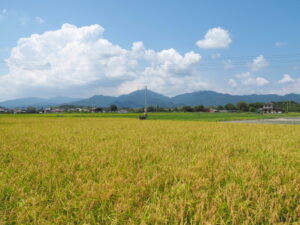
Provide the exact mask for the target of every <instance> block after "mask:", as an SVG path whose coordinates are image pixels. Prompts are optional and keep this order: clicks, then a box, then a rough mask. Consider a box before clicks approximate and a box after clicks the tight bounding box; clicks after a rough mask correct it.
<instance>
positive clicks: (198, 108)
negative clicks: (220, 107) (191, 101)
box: [194, 105, 205, 112]
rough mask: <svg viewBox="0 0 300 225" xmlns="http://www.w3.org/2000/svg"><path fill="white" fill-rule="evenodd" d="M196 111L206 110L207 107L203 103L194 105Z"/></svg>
mask: <svg viewBox="0 0 300 225" xmlns="http://www.w3.org/2000/svg"><path fill="white" fill-rule="evenodd" d="M194 111H195V112H205V107H204V106H203V105H197V106H195V107H194Z"/></svg>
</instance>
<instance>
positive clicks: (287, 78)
mask: <svg viewBox="0 0 300 225" xmlns="http://www.w3.org/2000/svg"><path fill="white" fill-rule="evenodd" d="M294 81H295V80H294V79H293V78H292V77H291V76H290V75H289V74H284V75H283V77H282V79H281V80H279V81H278V83H280V84H286V83H291V82H294Z"/></svg>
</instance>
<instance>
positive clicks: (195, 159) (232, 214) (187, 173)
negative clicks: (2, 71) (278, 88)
mask: <svg viewBox="0 0 300 225" xmlns="http://www.w3.org/2000/svg"><path fill="white" fill-rule="evenodd" d="M299 137H300V126H298V125H272V124H235V123H219V122H198V121H197V122H196V121H168V120H164V121H161V120H148V121H139V120H137V119H130V118H122V119H121V118H74V117H69V118H68V117H21V116H20V117H13V116H7V117H1V118H0V224H1V225H2V224H300V138H299Z"/></svg>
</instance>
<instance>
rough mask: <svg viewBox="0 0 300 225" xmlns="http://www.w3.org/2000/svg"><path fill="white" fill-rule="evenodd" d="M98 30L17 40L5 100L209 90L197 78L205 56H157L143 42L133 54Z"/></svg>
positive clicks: (65, 29)
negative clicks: (145, 91)
mask: <svg viewBox="0 0 300 225" xmlns="http://www.w3.org/2000/svg"><path fill="white" fill-rule="evenodd" d="M103 33H104V28H103V27H102V26H100V25H97V24H96V25H91V26H83V27H76V26H74V25H71V24H63V25H62V27H61V28H60V29H58V30H54V31H48V32H45V33H43V34H33V35H31V36H30V37H26V38H21V39H19V41H18V43H17V46H16V47H14V48H13V49H12V50H11V53H10V57H9V58H8V59H7V60H6V64H7V66H8V69H9V72H8V74H6V75H2V76H0V95H1V96H2V98H3V99H4V98H11V97H27V96H40V97H49V96H56V95H67V96H80V97H82V96H90V95H92V94H106V95H119V94H123V93H128V92H130V91H133V90H136V89H140V88H143V86H144V85H148V86H149V88H151V89H152V90H154V91H158V92H161V93H164V94H167V95H172V94H175V93H178V92H185V91H187V90H189V91H194V90H199V89H203V88H206V87H207V84H206V83H205V82H204V81H203V79H202V78H201V77H200V76H199V73H198V71H197V65H198V64H199V63H200V61H201V56H200V55H199V54H197V53H195V52H192V51H190V52H187V53H185V54H180V53H178V52H177V51H176V50H175V49H172V48H171V49H165V50H161V51H154V50H152V49H146V48H145V47H144V45H143V43H142V42H135V43H133V44H132V47H131V48H130V49H124V48H122V47H121V46H118V45H116V44H113V43H111V42H110V41H109V40H107V39H105V38H103Z"/></svg>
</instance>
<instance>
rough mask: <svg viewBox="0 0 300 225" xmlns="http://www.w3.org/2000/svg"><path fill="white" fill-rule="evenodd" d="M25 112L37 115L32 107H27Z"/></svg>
mask: <svg viewBox="0 0 300 225" xmlns="http://www.w3.org/2000/svg"><path fill="white" fill-rule="evenodd" d="M26 112H27V113H37V110H36V108H34V107H28V108H27V109H26Z"/></svg>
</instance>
